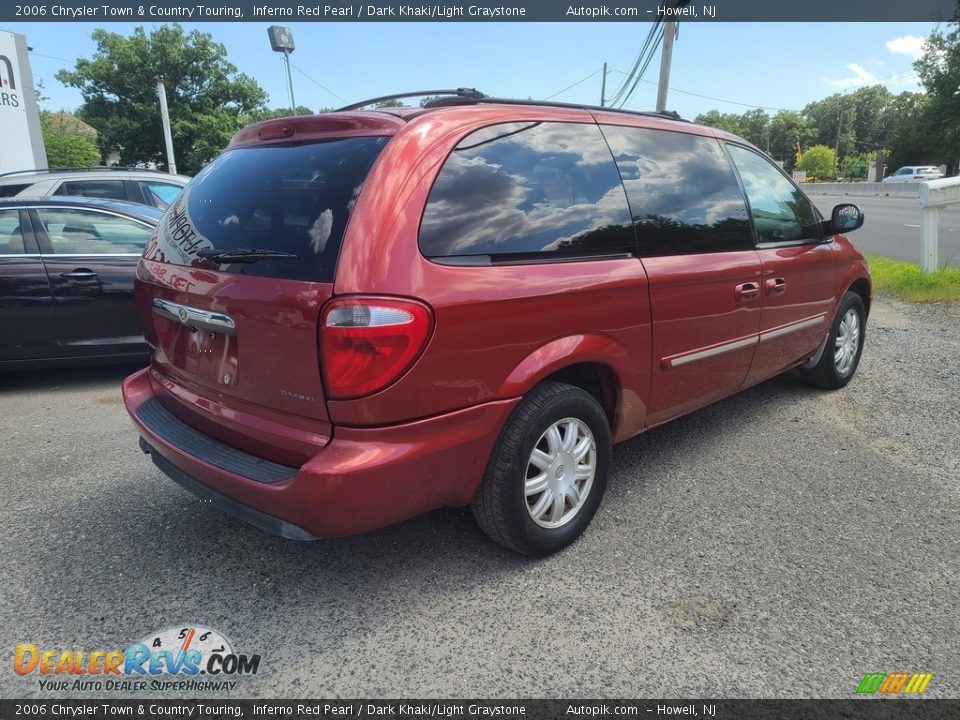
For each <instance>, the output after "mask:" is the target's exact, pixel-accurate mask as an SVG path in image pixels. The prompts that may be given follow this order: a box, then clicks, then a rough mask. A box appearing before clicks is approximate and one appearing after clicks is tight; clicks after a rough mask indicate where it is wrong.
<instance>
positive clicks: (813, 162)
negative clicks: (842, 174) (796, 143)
mask: <svg viewBox="0 0 960 720" xmlns="http://www.w3.org/2000/svg"><path fill="white" fill-rule="evenodd" d="M836 164H837V155H836V153H835V152H834V151H833V148H832V147H827V146H826V145H814V146H813V147H812V148H810V149H809V150H804V151H803V157H802V158H800V162H798V163H797V168H798V169H799V170H806V172H807V177H808V178H817V179H818V180H825V179H831V178H833V176H834V172H835V171H834V168H835V167H836Z"/></svg>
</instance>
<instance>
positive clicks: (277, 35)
mask: <svg viewBox="0 0 960 720" xmlns="http://www.w3.org/2000/svg"><path fill="white" fill-rule="evenodd" d="M267 35H269V36H270V47H271V48H272V49H273V51H274V52H278V53H283V61H284V63H285V64H286V66H287V90H288V91H289V93H290V112H291V113H293V114H294V115H296V113H297V108H296V105H295V104H294V102H293V77H291V75H290V53H292V52H293V50H294V47H295V46H294V44H293V31H292V30H291V29H290V28H288V27H283V26H282V25H271V26H270V27H268V28H267Z"/></svg>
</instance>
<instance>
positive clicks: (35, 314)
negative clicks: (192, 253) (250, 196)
mask: <svg viewBox="0 0 960 720" xmlns="http://www.w3.org/2000/svg"><path fill="white" fill-rule="evenodd" d="M161 214H162V213H161V212H160V211H159V210H157V209H156V208H152V207H148V206H146V205H137V204H134V203H128V202H124V201H121V200H99V199H94V198H61V197H50V198H29V199H28V198H19V197H18V198H6V199H3V200H0V371H2V370H11V369H22V368H36V367H42V366H47V365H58V364H79V363H89V362H103V361H114V360H123V359H136V358H138V357H142V358H146V357H147V354H146V353H147V347H146V345H145V343H144V340H143V333H141V332H140V327H139V325H138V322H139V321H138V316H137V310H136V306H135V305H134V301H133V275H134V273H135V272H136V267H137V262H138V261H139V259H140V254H141V253H142V252H143V248H144V247H145V246H146V244H147V239H148V238H149V236H150V234H151V232H152V231H153V228H154V227H155V226H156V224H157V221H158V220H159V219H160V216H161Z"/></svg>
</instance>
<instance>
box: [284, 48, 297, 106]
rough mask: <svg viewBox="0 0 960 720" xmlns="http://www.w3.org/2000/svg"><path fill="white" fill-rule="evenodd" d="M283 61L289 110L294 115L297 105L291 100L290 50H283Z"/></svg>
mask: <svg viewBox="0 0 960 720" xmlns="http://www.w3.org/2000/svg"><path fill="white" fill-rule="evenodd" d="M283 61H284V63H285V64H286V66H287V90H288V92H289V93H290V112H292V113H293V114H294V115H296V113H297V105H296V103H295V102H294V101H293V76H292V75H291V74H290V51H289V50H285V51H284V53H283Z"/></svg>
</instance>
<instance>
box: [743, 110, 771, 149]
mask: <svg viewBox="0 0 960 720" xmlns="http://www.w3.org/2000/svg"><path fill="white" fill-rule="evenodd" d="M740 127H741V128H742V129H743V132H742V133H741V136H742V137H743V139H744V140H749V141H750V142H752V143H753V144H754V145H756V146H757V147H758V148H760V149H761V150H767V151H769V149H770V116H769V115H767V113H766V112H764V110H763V108H754V109H753V110H748V111H747V112H745V113H743V115H741V116H740Z"/></svg>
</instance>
